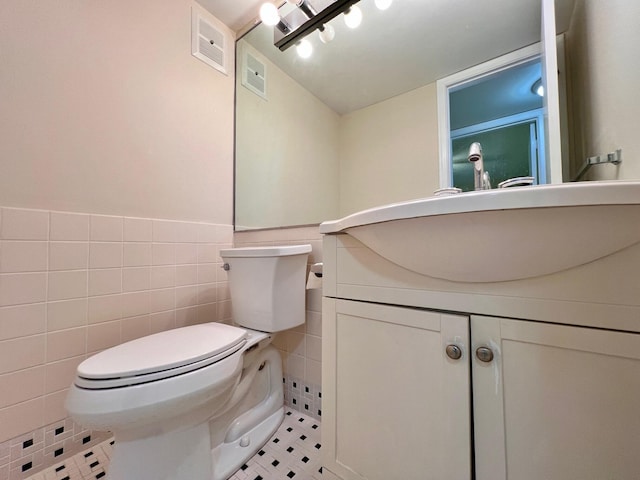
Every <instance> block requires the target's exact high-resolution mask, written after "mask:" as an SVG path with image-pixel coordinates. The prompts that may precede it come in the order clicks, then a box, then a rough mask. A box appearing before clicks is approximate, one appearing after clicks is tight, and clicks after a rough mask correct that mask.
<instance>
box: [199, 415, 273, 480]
mask: <svg viewBox="0 0 640 480" xmlns="http://www.w3.org/2000/svg"><path fill="white" fill-rule="evenodd" d="M283 418H284V407H282V408H280V409H279V410H277V411H275V412H273V413H272V414H271V415H270V416H269V417H267V418H266V419H265V420H263V421H262V422H261V423H259V424H258V425H256V426H255V427H253V428H252V429H251V430H249V431H248V432H247V433H245V434H244V435H242V437H240V438H238V439H236V440H234V441H232V442H224V443H222V444H220V445H218V446H217V447H215V448H214V449H213V450H212V452H211V456H212V460H213V474H212V477H211V480H227V479H228V478H229V477H230V476H231V475H233V473H234V472H235V471H236V470H238V469H239V468H240V467H241V466H242V465H243V464H244V463H245V462H246V461H247V460H248V459H249V458H251V457H253V456H254V455H255V454H256V453H257V452H258V451H259V450H260V449H261V448H262V447H263V446H264V444H265V443H267V440H268V439H269V438H270V437H271V435H273V434H274V433H275V432H276V430H278V427H279V426H280V424H281V423H282V420H283Z"/></svg>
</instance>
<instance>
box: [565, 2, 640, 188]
mask: <svg viewBox="0 0 640 480" xmlns="http://www.w3.org/2000/svg"><path fill="white" fill-rule="evenodd" d="M639 18H640V2H637V1H629V0H611V1H607V2H602V1H600V0H584V1H581V2H576V10H575V12H574V16H573V18H572V22H571V28H570V30H569V32H568V34H567V52H568V61H569V67H570V72H571V73H570V75H571V84H572V91H571V92H570V100H571V107H570V108H571V115H572V121H573V126H574V135H573V138H572V141H573V146H574V149H575V151H576V155H575V158H574V159H573V162H572V163H573V165H572V166H573V169H572V170H573V174H575V173H576V170H577V169H578V168H579V166H580V165H581V162H582V161H584V159H585V158H586V157H590V156H594V155H601V154H606V153H610V152H613V151H615V150H616V149H618V148H622V149H623V153H622V156H623V162H622V164H621V165H620V166H614V165H600V166H595V167H592V168H591V170H590V172H589V174H588V175H587V176H586V177H585V178H586V179H591V180H617V179H620V180H630V179H638V178H640V160H639V159H638V156H637V154H636V152H638V151H640V136H639V135H638V114H639V112H640V96H639V95H638V94H637V92H636V90H637V88H638V84H640V62H638V51H639V50H638V49H639V46H640V30H639V29H638V25H637V21H638V19H639Z"/></svg>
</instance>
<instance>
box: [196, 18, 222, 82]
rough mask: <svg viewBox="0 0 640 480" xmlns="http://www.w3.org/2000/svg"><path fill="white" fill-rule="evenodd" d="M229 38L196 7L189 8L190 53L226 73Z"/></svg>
mask: <svg viewBox="0 0 640 480" xmlns="http://www.w3.org/2000/svg"><path fill="white" fill-rule="evenodd" d="M228 44H229V39H228V38H227V37H226V36H225V34H224V32H223V31H222V29H220V28H218V27H217V26H215V25H213V24H212V23H211V22H210V21H209V20H207V19H205V18H204V17H203V16H202V14H201V13H200V12H198V11H197V10H196V9H192V10H191V54H192V55H193V56H194V57H196V58H198V59H200V60H202V61H203V62H204V63H206V64H207V65H210V66H212V67H213V68H215V69H216V70H218V71H220V72H222V73H224V74H225V75H228V72H227V59H228V55H227V52H228Z"/></svg>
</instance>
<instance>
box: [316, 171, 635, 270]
mask: <svg viewBox="0 0 640 480" xmlns="http://www.w3.org/2000/svg"><path fill="white" fill-rule="evenodd" d="M320 233H324V234H335V233H346V234H348V235H351V236H353V237H354V238H356V239H358V240H359V241H360V242H362V243H363V244H364V245H366V246H367V247H369V248H370V249H371V250H373V251H374V252H376V253H377V254H379V255H380V256H382V257H384V258H386V259H387V260H389V261H391V262H393V263H396V264H398V265H400V266H402V267H404V268H406V269H409V270H412V271H415V272H418V273H420V274H423V275H427V276H430V277H435V278H440V279H444V280H450V281H454V282H502V281H510V280H518V279H523V278H531V277H537V276H541V275H547V274H551V273H556V272H559V271H562V270H566V269H569V268H573V267H577V266H580V265H583V264H585V263H588V262H591V261H594V260H597V259H598V258H601V257H604V256H606V255H610V254H612V253H615V252H617V251H619V250H622V249H623V248H626V247H629V246H631V245H633V244H635V243H637V242H640V182H622V181H616V182H581V183H567V184H557V185H539V186H529V187H517V188H511V189H502V190H485V191H479V192H467V193H461V194H458V195H451V196H445V197H429V198H422V199H417V200H411V201H407V202H402V203H395V204H390V205H384V206H381V207H377V208H372V209H369V210H364V211H362V212H358V213H354V214H352V215H349V216H347V217H344V218H342V219H339V220H335V221H329V222H324V223H322V224H321V225H320Z"/></svg>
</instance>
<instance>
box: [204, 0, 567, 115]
mask: <svg viewBox="0 0 640 480" xmlns="http://www.w3.org/2000/svg"><path fill="white" fill-rule="evenodd" d="M199 1H200V3H201V4H202V5H203V6H204V7H205V8H207V9H208V10H209V11H210V12H211V13H213V14H214V15H215V16H216V17H217V18H219V19H220V20H221V21H223V22H224V23H225V24H227V25H228V26H229V27H230V28H232V29H234V30H236V31H238V30H241V29H243V27H245V26H246V25H247V24H248V23H250V22H252V21H253V20H255V18H256V15H257V12H258V10H259V6H260V5H261V4H262V2H263V0H199ZM310 2H311V3H312V4H313V0H310ZM574 2H575V0H556V12H557V13H556V17H557V18H556V20H557V22H556V23H557V29H558V32H563V31H565V30H566V29H567V28H568V26H569V20H570V16H571V12H572V10H573V4H574ZM358 5H359V6H360V8H361V9H362V11H363V13H364V19H363V22H362V25H361V26H360V27H359V28H357V29H355V30H349V29H348V28H347V27H346V26H345V25H344V22H343V21H342V19H341V18H340V17H336V18H335V19H333V20H332V21H331V25H332V26H333V27H334V28H335V31H336V38H335V39H334V40H333V41H332V42H330V43H328V44H322V43H321V42H320V41H319V39H318V36H317V34H316V33H315V32H314V33H312V34H310V35H309V36H308V37H307V38H308V39H309V40H310V41H311V42H312V44H313V47H314V52H313V55H312V56H311V58H309V59H306V60H302V59H300V58H299V57H298V56H297V54H296V52H295V48H290V49H288V50H286V51H285V52H280V51H279V50H278V49H277V48H276V47H274V46H273V30H272V27H266V26H264V25H259V26H258V27H256V28H255V29H253V30H252V31H251V32H250V33H249V34H248V35H247V36H246V37H245V38H246V39H247V41H248V42H249V43H251V44H252V45H253V46H254V47H256V48H257V49H258V50H259V51H260V52H262V53H263V54H264V55H265V56H266V57H267V58H268V59H269V60H271V61H272V62H273V63H275V64H276V65H277V66H278V67H279V68H280V69H282V70H283V71H285V72H287V73H288V74H289V75H290V76H291V77H292V78H293V79H294V80H296V81H297V82H298V83H299V84H301V85H303V86H304V87H305V88H306V89H307V90H309V91H310V92H311V93H313V94H314V95H315V96H316V97H318V98H319V99H320V100H322V101H323V102H324V103H325V104H326V105H328V106H329V107H330V108H332V109H333V110H334V111H336V112H337V113H339V114H346V113H349V112H351V111H354V110H358V109H360V108H363V107H366V106H368V105H372V104H375V103H378V102H380V101H382V100H385V99H388V98H391V97H394V96H396V95H400V94H402V93H405V92H408V91H410V90H414V89H416V88H418V87H421V86H424V85H426V84H429V83H433V82H435V81H436V80H437V79H440V78H443V77H446V76H448V75H451V74H453V73H456V72H458V71H461V70H464V69H466V68H468V67H470V66H473V65H477V64H479V63H483V62H485V61H487V60H489V59H492V58H495V57H498V56H500V55H503V54H505V53H508V52H511V51H513V50H516V49H519V48H522V47H525V46H527V45H531V44H532V43H535V42H537V41H539V39H540V0H428V1H427V0H395V1H394V2H393V4H392V5H391V7H390V8H389V9H388V10H386V11H379V10H378V9H376V8H375V6H374V2H373V0H361V1H360V2H359V3H358ZM289 7H290V6H289V5H286V6H285V7H283V8H289Z"/></svg>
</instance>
